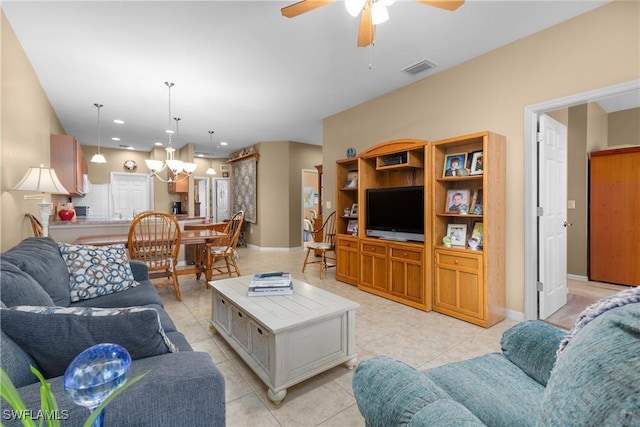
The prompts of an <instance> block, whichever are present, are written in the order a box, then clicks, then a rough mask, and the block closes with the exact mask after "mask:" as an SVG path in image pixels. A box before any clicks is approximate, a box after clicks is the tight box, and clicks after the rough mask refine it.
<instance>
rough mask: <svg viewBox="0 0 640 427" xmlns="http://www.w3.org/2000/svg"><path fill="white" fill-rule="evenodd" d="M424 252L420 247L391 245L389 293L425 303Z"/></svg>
mask: <svg viewBox="0 0 640 427" xmlns="http://www.w3.org/2000/svg"><path fill="white" fill-rule="evenodd" d="M423 256H424V252H423V251H422V250H420V249H413V248H407V247H404V246H395V245H389V276H390V277H389V293H390V294H392V295H395V296H398V297H401V298H404V299H407V300H410V301H414V302H417V303H420V304H423V303H424V302H425V301H424V300H425V293H426V292H425V290H426V289H425V281H424V269H423Z"/></svg>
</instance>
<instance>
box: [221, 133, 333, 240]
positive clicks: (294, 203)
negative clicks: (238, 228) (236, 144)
mask: <svg viewBox="0 0 640 427" xmlns="http://www.w3.org/2000/svg"><path fill="white" fill-rule="evenodd" d="M254 149H255V151H256V152H257V153H259V154H260V159H259V161H258V178H257V179H258V182H257V186H258V192H257V199H258V200H257V203H258V218H257V222H256V223H255V224H247V227H246V231H245V234H244V235H245V240H246V241H247V243H249V244H251V245H255V246H260V247H262V248H290V247H298V246H300V245H301V244H302V234H301V231H300V226H301V224H302V210H301V205H302V178H301V177H302V175H301V174H302V169H313V166H314V165H317V164H319V163H321V160H322V147H320V146H316V145H309V144H301V143H298V142H292V141H269V142H260V143H258V144H256V145H255V146H254ZM232 167H233V166H232Z"/></svg>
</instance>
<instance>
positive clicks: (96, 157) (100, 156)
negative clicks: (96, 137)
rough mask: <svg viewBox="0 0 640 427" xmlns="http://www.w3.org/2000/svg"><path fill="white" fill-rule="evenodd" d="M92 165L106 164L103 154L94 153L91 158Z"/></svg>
mask: <svg viewBox="0 0 640 427" xmlns="http://www.w3.org/2000/svg"><path fill="white" fill-rule="evenodd" d="M91 162H92V163H107V159H105V158H104V155H103V154H100V153H96V154H94V155H93V157H92V158H91Z"/></svg>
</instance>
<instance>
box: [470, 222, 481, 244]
mask: <svg viewBox="0 0 640 427" xmlns="http://www.w3.org/2000/svg"><path fill="white" fill-rule="evenodd" d="M471 238H472V239H476V240H478V241H479V242H480V244H479V245H478V246H479V247H482V243H483V240H484V224H483V223H482V221H474V223H473V228H472V229H471Z"/></svg>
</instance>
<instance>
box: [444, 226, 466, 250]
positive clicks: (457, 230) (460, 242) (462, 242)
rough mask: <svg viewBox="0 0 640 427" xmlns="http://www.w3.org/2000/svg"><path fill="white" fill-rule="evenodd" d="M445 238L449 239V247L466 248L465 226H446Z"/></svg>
mask: <svg viewBox="0 0 640 427" xmlns="http://www.w3.org/2000/svg"><path fill="white" fill-rule="evenodd" d="M447 236H448V237H449V238H450V239H451V246H466V244H467V224H448V225H447Z"/></svg>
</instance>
